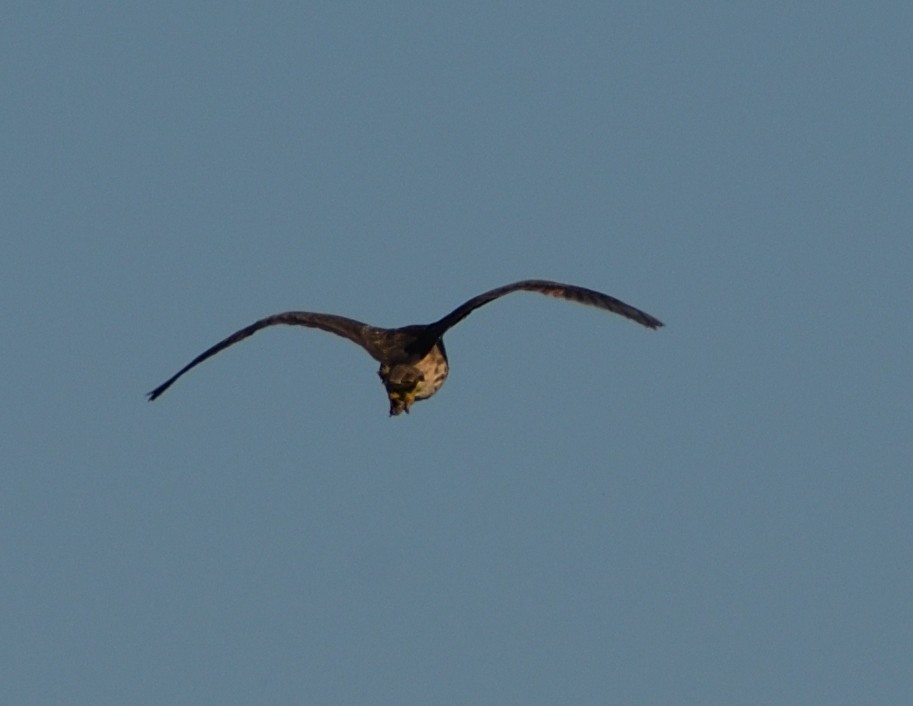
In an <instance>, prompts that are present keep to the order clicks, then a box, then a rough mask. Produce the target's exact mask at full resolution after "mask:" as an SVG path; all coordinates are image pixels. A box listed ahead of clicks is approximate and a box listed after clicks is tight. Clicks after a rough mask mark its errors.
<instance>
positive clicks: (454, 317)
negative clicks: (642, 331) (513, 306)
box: [431, 279, 663, 336]
mask: <svg viewBox="0 0 913 706" xmlns="http://www.w3.org/2000/svg"><path fill="white" fill-rule="evenodd" d="M518 291H527V292H538V293H540V294H545V295H547V296H550V297H557V298H559V299H567V300H569V301H572V302H577V303H578V304H587V305H589V306H595V307H598V308H600V309H606V310H607V311H611V312H614V313H616V314H621V315H622V316H624V317H626V318H628V319H631V320H632V321H636V322H637V323H639V324H641V325H643V326H646V327H648V328H652V329H657V328H659V327H660V326H662V325H663V322H662V321H660V320H659V319H657V318H656V317H654V316H651V315H650V314H648V313H646V312H645V311H641V310H640V309H637V308H636V307H633V306H631V305H630V304H625V303H624V302H623V301H621V300H620V299H616V298H615V297H610V296H609V295H608V294H603V293H602V292H597V291H595V290H593V289H587V288H586V287H578V286H576V285H572V284H562V283H561V282H551V281H549V280H544V279H525V280H522V281H520V282H514V283H513V284H505V285H504V286H503V287H497V288H495V289H492V290H490V291H488V292H484V293H482V294H479V295H478V296H476V297H473V298H472V299H470V300H469V301H468V302H466V303H464V304H461V305H460V306H458V307H457V308H456V309H454V310H453V311H451V312H450V313H449V314H447V316H445V317H444V318H443V319H441V320H440V321H437V322H435V323H433V324H432V325H431V326H432V328H433V329H434V330H435V332H436V334H437V335H438V336H441V335H443V334H444V332H445V331H447V329H449V328H451V327H453V326H455V325H456V324H458V323H459V322H460V321H462V320H463V319H465V318H466V317H467V316H469V314H471V313H472V312H473V311H475V310H476V309H478V308H479V307H480V306H484V305H485V304H488V303H489V302H491V301H494V300H495V299H498V298H499V297H503V296H504V295H505V294H510V293H511V292H518Z"/></svg>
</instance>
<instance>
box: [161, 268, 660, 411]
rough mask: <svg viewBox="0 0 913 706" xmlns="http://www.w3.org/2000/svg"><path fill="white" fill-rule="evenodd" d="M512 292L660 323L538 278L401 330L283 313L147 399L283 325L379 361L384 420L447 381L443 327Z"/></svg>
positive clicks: (599, 296) (225, 343)
mask: <svg viewBox="0 0 913 706" xmlns="http://www.w3.org/2000/svg"><path fill="white" fill-rule="evenodd" d="M518 291H527V292H539V293H540V294H545V295H547V296H550V297H557V298H558V299H567V300H569V301H572V302H577V303H579V304H588V305H589V306H595V307H599V308H600V309H606V310H608V311H611V312H614V313H616V314H621V315H622V316H624V317H627V318H629V319H631V320H633V321H636V322H637V323H639V324H641V325H643V326H646V327H647V328H651V329H658V328H659V327H660V326H662V325H663V323H662V321H660V320H659V319H657V318H656V317H653V316H650V314H647V313H646V312H644V311H641V310H640V309H637V308H635V307H633V306H631V305H630V304H625V303H624V302H623V301H620V300H618V299H616V298H615V297H610V296H609V295H608V294H603V293H602V292H597V291H594V290H592V289H586V288H584V287H577V286H574V285H571V284H561V283H560V282H549V281H548V280H542V279H526V280H522V281H520V282H514V283H513V284H506V285H504V286H503V287H497V288H496V289H492V290H490V291H488V292H485V293H483V294H480V295H478V296H477V297H473V298H472V299H470V300H469V301H468V302H465V303H464V304H461V305H460V306H458V307H457V308H456V309H454V310H453V311H451V312H450V313H449V314H447V315H446V316H445V317H444V318H442V319H440V320H438V321H435V322H434V323H431V324H417V325H413V326H403V327H402V328H377V327H375V326H369V325H368V324H364V323H362V322H361V321H355V320H354V319H347V318H345V317H344V316H336V315H335V314H317V313H314V312H310V311H287V312H285V313H282V314H273V315H272V316H267V317H266V318H263V319H260V320H259V321H255V322H254V323H252V324H251V325H250V326H246V327H244V328H242V329H241V330H240V331H235V332H234V333H233V334H231V336H229V337H228V338H226V339H224V340H222V341H219V342H218V343H217V344H215V345H214V346H212V348H209V349H207V350H205V351H203V352H202V353H200V355H198V356H197V357H196V358H194V359H193V360H191V361H190V362H189V363H188V364H187V365H185V366H184V367H183V368H181V369H180V370H178V371H177V372H176V373H175V374H174V375H172V376H171V377H170V378H168V379H167V380H165V382H163V383H162V384H161V385H159V386H158V387H157V388H155V389H154V390H153V391H152V392H150V393H149V395H148V396H149V400H150V401H152V400H154V399H157V398H158V397H159V396H160V395H161V394H162V393H163V392H164V391H165V390H167V389H168V388H169V387H171V385H172V384H174V382H175V381H176V380H177V379H178V378H179V377H181V376H182V375H183V374H184V373H186V372H187V371H188V370H190V369H191V368H194V367H196V366H197V365H199V364H200V363H202V362H203V361H204V360H206V359H207V358H211V357H212V356H214V355H215V354H216V353H218V352H219V351H222V350H225V349H226V348H228V347H229V346H231V345H234V344H235V343H237V342H238V341H242V340H244V339H245V338H247V337H248V336H251V335H253V334H255V333H256V332H257V331H259V330H260V329H262V328H266V327H267V326H275V325H277V324H286V325H289V326H307V327H309V328H317V329H321V330H323V331H329V332H330V333H335V334H336V335H337V336H342V337H343V338H348V339H349V340H350V341H352V342H354V343H357V344H358V345H359V346H361V347H362V348H364V349H365V350H366V351H367V352H368V354H369V355H370V356H371V357H372V358H374V360H376V361H377V362H379V363H380V369H379V370H378V371H377V374H378V375H380V379H381V381H382V382H383V385H384V387H385V388H386V390H387V397H388V398H389V400H390V416H395V415H397V414H400V413H401V412H407V413H408V412H409V408H410V407H412V405H413V403H415V402H416V401H418V400H426V399H428V398H429V397H431V396H432V395H433V394H434V393H435V392H437V391H438V390H440V389H441V386H442V385H443V384H444V381H445V380H446V379H447V373H448V372H449V369H450V366H449V365H448V363H447V351H446V350H445V349H444V340H443V336H444V334H445V333H446V332H447V331H448V329H450V328H451V327H452V326H455V325H456V324H458V323H459V322H460V321H462V320H463V319H465V318H466V317H467V316H469V314H470V313H472V312H473V311H474V310H476V309H478V308H479V307H480V306H484V305H485V304H488V302H491V301H494V300H495V299H497V298H499V297H503V296H504V295H505V294H510V293H511V292H518Z"/></svg>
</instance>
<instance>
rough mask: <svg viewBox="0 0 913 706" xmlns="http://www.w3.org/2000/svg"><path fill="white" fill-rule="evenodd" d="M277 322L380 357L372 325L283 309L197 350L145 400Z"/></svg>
mask: <svg viewBox="0 0 913 706" xmlns="http://www.w3.org/2000/svg"><path fill="white" fill-rule="evenodd" d="M277 324H286V325H289V326H307V327H309V328H318V329H321V330H323V331H329V332H330V333H335V334H336V335H337V336H342V337H343V338H348V339H349V340H350V341H352V342H354V343H357V344H358V345H359V346H361V347H362V348H364V349H365V350H366V351H367V352H368V353H369V354H370V355H371V357H372V358H374V359H375V360H378V361H380V360H381V358H380V356H381V355H382V349H381V345H380V343H381V340H382V338H383V334H384V330H383V329H377V328H374V327H373V326H368V325H367V324H363V323H362V322H361V321H355V320H354V319H347V318H345V317H344V316H336V315H335V314H316V313H313V312H310V311H287V312H285V313H282V314H273V315H272V316H267V317H266V318H263V319H260V320H259V321H255V322H254V323H252V324H251V325H250V326H246V327H244V328H242V329H241V330H240V331H235V332H234V333H233V334H231V336H229V337H228V338H226V339H224V340H222V341H219V342H218V343H217V344H215V345H214V346H212V348H209V349H207V350H205V351H203V352H202V353H200V355H198V356H197V357H196V358H194V359H193V360H191V361H190V362H189V363H188V364H187V365H185V366H184V367H183V368H181V369H180V370H178V371H177V372H176V373H175V374H174V375H172V376H171V377H170V378H168V379H167V380H165V382H163V383H162V384H161V385H159V386H158V387H157V388H155V389H154V390H153V391H152V392H150V393H149V395H148V396H149V400H150V401H152V400H154V399H156V398H157V397H159V396H160V395H161V394H162V393H163V392H164V391H165V390H167V389H168V388H169V387H171V385H172V384H173V383H174V382H175V381H176V380H177V379H178V378H179V377H181V375H183V374H184V373H186V372H187V371H188V370H190V369H191V368H193V367H196V366H197V365H199V364H200V363H202V362H203V361H204V360H206V359H207V358H211V357H212V356H214V355H215V354H216V353H218V352H219V351H222V350H225V349H226V348H228V347H229V346H231V345H234V344H235V343H237V342H238V341H243V340H244V339H245V338H247V337H248V336H252V335H253V334H255V333H256V332H257V331H259V330H260V329H262V328H266V327H267V326H276V325H277Z"/></svg>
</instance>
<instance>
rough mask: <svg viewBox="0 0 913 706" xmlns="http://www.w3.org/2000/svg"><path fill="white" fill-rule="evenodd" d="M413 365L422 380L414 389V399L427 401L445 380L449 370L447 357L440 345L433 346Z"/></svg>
mask: <svg viewBox="0 0 913 706" xmlns="http://www.w3.org/2000/svg"><path fill="white" fill-rule="evenodd" d="M414 365H415V367H416V368H418V370H419V372H421V374H422V376H423V378H424V379H422V380H420V381H419V383H418V385H417V386H416V388H415V397H416V399H419V400H423V399H427V398H428V397H431V395H433V394H434V393H435V392H437V391H438V390H440V389H441V385H443V384H444V381H445V380H446V379H447V373H448V372H449V370H450V366H449V365H448V364H447V355H446V354H445V353H444V349H443V347H442V346H441V345H440V344H435V345H434V347H433V348H432V349H431V351H430V352H429V353H428V355H426V356H425V357H424V358H422V359H421V360H420V361H418V363H415V364H414Z"/></svg>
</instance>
